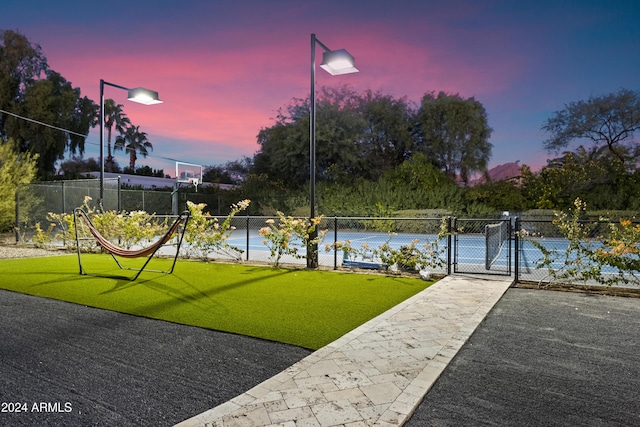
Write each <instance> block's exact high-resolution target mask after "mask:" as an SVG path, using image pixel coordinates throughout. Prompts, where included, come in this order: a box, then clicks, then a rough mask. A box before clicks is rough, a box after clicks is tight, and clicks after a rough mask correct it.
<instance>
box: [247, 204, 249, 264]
mask: <svg viewBox="0 0 640 427" xmlns="http://www.w3.org/2000/svg"><path fill="white" fill-rule="evenodd" d="M247 261H249V215H247Z"/></svg>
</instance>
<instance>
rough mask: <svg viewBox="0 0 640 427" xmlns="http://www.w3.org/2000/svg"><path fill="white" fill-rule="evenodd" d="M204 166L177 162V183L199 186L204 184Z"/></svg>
mask: <svg viewBox="0 0 640 427" xmlns="http://www.w3.org/2000/svg"><path fill="white" fill-rule="evenodd" d="M202 169H203V168H202V165H196V164H193V163H184V162H176V182H179V183H185V184H192V185H195V186H198V185H199V184H202Z"/></svg>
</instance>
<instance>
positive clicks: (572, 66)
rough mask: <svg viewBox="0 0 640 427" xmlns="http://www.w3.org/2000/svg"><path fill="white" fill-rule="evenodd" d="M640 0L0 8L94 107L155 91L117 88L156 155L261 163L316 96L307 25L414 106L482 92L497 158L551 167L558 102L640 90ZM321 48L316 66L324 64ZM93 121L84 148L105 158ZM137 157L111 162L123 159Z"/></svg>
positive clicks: (9, 25) (140, 1)
mask: <svg viewBox="0 0 640 427" xmlns="http://www.w3.org/2000/svg"><path fill="white" fill-rule="evenodd" d="M639 19H640V1H638V0H610V1H605V0H601V1H594V0H573V1H566V0H535V1H524V0H522V1H520V0H504V1H503V0H484V1H483V0H468V1H464V0H453V1H450V0H437V1H432V0H393V1H390V0H386V1H383V0H372V1H365V0H338V1H334V0H325V1H317V2H312V1H303V0H297V1H294V0H271V1H267V0H264V1H258V0H253V1H248V0H237V1H215V0H206V1H205V0H202V1H200V0H198V1H192V0H184V1H174V0H171V1H167V0H129V1H117V0H116V1H110V2H93V1H86V0H66V1H64V2H54V1H50V0H46V1H45V0H34V1H29V2H18V1H12V2H9V4H3V7H2V14H1V16H0V29H4V30H18V31H20V32H21V33H23V34H24V35H26V36H27V38H29V40H30V41H31V42H32V43H37V44H40V46H41V47H42V49H43V52H44V54H45V56H46V57H47V59H48V62H49V66H50V67H51V68H52V69H53V70H55V71H57V72H59V73H61V74H62V76H63V77H65V78H66V79H67V80H68V81H70V82H71V83H72V85H73V86H74V87H78V88H80V90H81V94H82V95H83V96H88V97H89V98H91V99H93V100H94V101H95V102H96V103H97V102H99V82H100V79H104V80H105V81H107V82H111V83H115V84H118V85H121V86H126V87H131V88H133V87H138V86H142V87H146V88H149V89H153V90H155V91H157V92H159V95H160V98H161V99H162V100H163V101H164V103H163V104H159V105H154V106H142V105H139V104H136V103H132V102H128V101H127V100H126V97H127V93H126V92H125V91H122V90H120V89H116V88H112V87H106V88H105V97H106V98H112V99H114V100H115V101H116V103H120V104H123V105H124V107H125V108H124V111H125V113H127V115H128V116H129V118H130V119H131V120H132V122H133V123H134V124H135V125H138V126H140V128H141V130H142V131H144V132H147V134H148V135H149V140H150V141H151V143H152V144H153V147H154V150H153V152H152V153H151V154H152V155H151V156H149V157H147V159H142V158H141V159H139V160H138V163H137V164H138V165H144V164H146V165H149V166H152V167H154V168H159V169H164V170H165V172H167V173H170V172H171V171H173V169H174V163H172V162H170V161H168V160H165V159H166V158H172V159H178V160H181V161H184V162H190V163H197V164H203V165H213V164H221V163H225V162H227V161H229V160H236V159H240V158H242V157H243V156H249V157H252V156H253V155H254V154H255V152H256V151H257V150H258V145H257V142H256V136H257V134H258V132H259V131H260V129H261V128H264V127H269V126H271V125H272V124H273V123H274V117H275V116H276V113H277V110H278V109H279V108H280V107H282V106H284V105H286V104H288V103H289V102H290V101H291V99H293V98H306V97H308V96H309V90H310V81H309V78H310V76H309V74H310V35H311V33H315V34H316V35H317V37H318V39H319V40H320V41H321V42H323V43H324V44H325V45H327V46H328V47H329V48H331V49H341V48H344V49H347V50H348V51H349V52H350V53H351V54H352V55H353V56H354V57H355V61H356V66H357V67H358V68H359V70H360V72H359V73H356V74H349V75H343V76H335V77H334V76H331V75H329V74H327V73H326V72H324V71H323V70H321V69H320V68H318V69H317V76H316V77H317V80H316V81H317V86H318V87H320V86H330V85H331V86H341V85H345V84H346V85H349V86H351V87H352V88H353V89H355V90H356V91H358V92H360V93H362V92H363V91H365V90H367V89H371V90H373V91H381V92H382V93H383V94H389V95H393V96H394V97H396V98H400V97H402V96H406V97H407V98H408V99H409V101H411V102H413V103H415V104H418V103H419V102H420V99H421V98H422V96H423V95H424V94H425V93H427V92H431V91H435V92H436V93H437V92H439V91H445V92H448V93H452V94H455V93H458V94H460V95H461V96H463V97H465V98H466V97H475V99H476V100H478V101H480V102H481V103H482V104H483V105H484V107H485V109H486V110H487V114H488V120H489V126H490V127H491V128H492V129H493V133H492V136H491V138H490V142H491V143H492V144H493V152H492V157H491V161H490V166H491V167H493V166H497V165H500V164H503V163H507V162H513V161H520V162H521V163H525V164H528V165H530V166H532V168H533V169H534V170H535V169H538V168H539V167H540V166H542V165H544V164H545V163H546V161H545V160H546V159H547V157H548V156H547V154H546V153H545V152H544V151H543V149H542V141H543V140H544V139H545V135H544V133H543V132H542V131H541V126H542V125H543V124H544V122H545V120H546V119H548V118H549V117H551V115H552V114H553V112H554V111H557V110H560V109H562V108H563V107H564V105H565V104H567V103H570V102H572V101H578V100H586V99H588V98H589V97H590V96H599V95H603V94H606V93H610V92H615V91H617V90H618V89H620V88H627V89H632V90H639V89H640V87H639V86H640V21H639ZM320 52H321V49H317V59H316V60H317V63H318V64H319V63H320V61H321V53H320ZM98 145H99V144H98V129H97V128H94V129H93V130H92V131H91V133H90V135H89V138H88V140H87V146H86V148H87V151H86V153H85V158H88V157H95V158H97V157H98ZM127 159H128V158H127V156H125V154H124V153H122V152H119V153H117V154H116V160H117V161H118V162H119V164H120V166H126V165H127V163H128V160H127Z"/></svg>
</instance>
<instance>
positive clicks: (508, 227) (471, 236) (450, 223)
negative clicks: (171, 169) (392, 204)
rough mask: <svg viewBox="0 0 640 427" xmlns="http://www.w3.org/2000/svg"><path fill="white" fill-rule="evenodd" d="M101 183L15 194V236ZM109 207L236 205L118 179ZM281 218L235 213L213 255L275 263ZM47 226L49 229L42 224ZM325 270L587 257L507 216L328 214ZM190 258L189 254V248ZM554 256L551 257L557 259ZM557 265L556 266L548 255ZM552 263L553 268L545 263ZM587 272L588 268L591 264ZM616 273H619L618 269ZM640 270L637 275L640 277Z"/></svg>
mask: <svg viewBox="0 0 640 427" xmlns="http://www.w3.org/2000/svg"><path fill="white" fill-rule="evenodd" d="M99 193H100V189H99V181H98V180H95V179H93V180H75V181H59V182H47V183H37V184H31V185H29V186H24V187H20V188H18V189H17V191H16V239H17V240H18V241H29V239H30V238H31V237H32V236H33V233H34V230H35V225H36V224H37V223H40V224H47V223H48V221H47V215H48V214H49V213H56V214H61V213H67V214H70V213H72V212H73V209H75V208H76V207H79V206H82V204H83V203H84V200H85V197H86V196H89V197H91V199H92V203H94V204H95V203H96V202H97V201H98V199H99ZM104 196H105V197H104V208H105V209H106V210H115V211H127V212H131V211H137V210H142V211H146V212H150V213H154V214H156V215H157V216H158V217H159V218H161V217H166V216H172V215H175V214H176V213H177V212H181V211H183V210H184V209H186V205H187V200H189V201H192V202H194V203H204V204H206V205H207V209H208V211H209V213H210V214H211V215H213V216H212V217H211V219H212V220H213V219H217V221H219V222H220V223H222V222H223V221H224V220H225V219H226V217H225V216H222V215H226V214H227V213H228V211H227V210H228V208H229V206H231V205H232V204H233V203H235V200H230V199H227V200H225V198H224V197H223V196H220V195H217V194H207V193H189V192H184V191H182V192H170V191H149V190H130V189H122V188H121V185H120V182H119V180H118V179H105V191H104ZM267 221H273V222H274V223H276V224H277V222H278V221H279V218H278V217H267V216H236V217H234V218H233V219H232V223H231V224H232V226H233V227H234V230H233V232H232V233H231V235H230V236H229V239H228V243H229V244H230V245H232V246H233V247H235V248H237V249H238V251H239V252H234V251H231V252H225V253H220V254H211V257H212V258H215V259H239V258H241V259H242V260H246V261H256V262H265V263H270V262H273V254H272V252H271V250H270V247H269V245H268V242H266V239H265V238H264V237H263V236H261V235H260V230H261V229H262V228H263V227H266V226H267ZM608 227H609V223H608V222H602V221H588V222H585V223H584V227H583V230H584V232H585V236H584V239H583V240H584V241H585V242H586V243H587V244H589V245H591V246H592V247H597V246H598V245H601V244H602V241H603V239H604V238H606V237H607V233H608V232H609V228H608ZM42 228H43V229H45V228H46V227H45V226H43V227H42ZM318 229H319V230H322V233H321V235H322V236H323V237H322V240H321V241H320V243H319V245H318V249H319V250H318V265H320V266H324V267H333V268H344V267H347V268H348V267H353V268H366V269H388V268H391V269H400V270H402V269H407V270H412V269H414V267H415V265H422V266H426V268H425V269H426V270H428V271H429V273H433V274H438V275H440V274H443V275H444V274H451V273H462V274H464V273H471V274H491V275H507V276H514V278H515V280H516V281H532V282H540V283H544V282H549V281H552V280H553V277H552V276H553V274H552V271H555V272H557V271H560V272H561V271H562V269H564V268H567V266H570V267H572V268H575V267H576V265H579V263H580V262H582V261H583V260H579V259H578V260H576V259H575V256H576V255H575V254H572V253H569V252H570V251H568V249H569V245H570V242H569V241H568V240H567V239H566V237H565V235H564V234H563V232H562V230H561V229H560V228H559V227H558V225H557V224H556V223H554V221H553V220H552V219H551V218H549V219H539V218H536V219H526V218H525V219H521V218H516V217H503V218H493V219H486V218H483V219H468V218H455V217H442V218H372V217H325V218H323V219H322V222H321V224H320V226H319V228H318ZM291 245H292V246H294V247H295V248H296V252H295V254H286V255H283V256H282V258H281V259H280V263H282V264H300V265H304V264H306V252H307V248H306V247H305V245H304V244H303V242H301V241H295V239H294V240H293V241H292V242H291ZM184 250H185V253H187V254H188V253H189V248H188V247H186V248H185V249H184ZM550 254H551V255H550ZM550 256H551V257H553V262H551V263H549V262H548V260H549V258H550ZM545 262H546V263H547V264H545ZM585 268H588V265H587V264H585ZM611 273H612V274H615V273H617V272H616V271H613V270H612V271H611ZM636 273H637V272H636Z"/></svg>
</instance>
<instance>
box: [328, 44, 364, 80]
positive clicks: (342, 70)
mask: <svg viewBox="0 0 640 427" xmlns="http://www.w3.org/2000/svg"><path fill="white" fill-rule="evenodd" d="M354 64H355V61H354V59H353V56H351V54H350V53H349V52H347V51H346V50H345V49H338V50H331V51H327V52H324V53H323V54H322V64H320V68H322V69H324V70H326V71H327V72H328V73H329V74H331V75H332V76H338V75H340V74H349V73H357V72H358V71H359V70H358V69H357V68H356V67H355V65H354Z"/></svg>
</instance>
